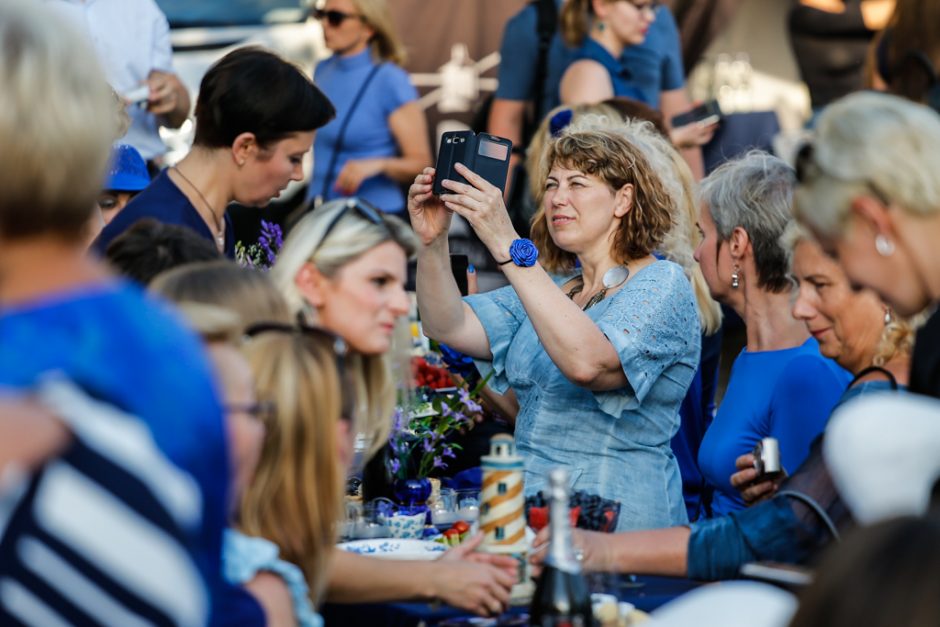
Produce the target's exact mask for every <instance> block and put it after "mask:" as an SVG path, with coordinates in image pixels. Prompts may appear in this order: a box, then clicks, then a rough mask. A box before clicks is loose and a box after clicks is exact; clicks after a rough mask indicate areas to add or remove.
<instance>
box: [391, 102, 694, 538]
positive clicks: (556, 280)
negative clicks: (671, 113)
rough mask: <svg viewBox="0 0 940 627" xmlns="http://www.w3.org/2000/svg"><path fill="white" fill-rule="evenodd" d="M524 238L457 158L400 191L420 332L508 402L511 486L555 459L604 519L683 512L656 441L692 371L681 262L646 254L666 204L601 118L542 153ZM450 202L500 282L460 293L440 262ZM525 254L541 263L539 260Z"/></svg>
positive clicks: (633, 152)
mask: <svg viewBox="0 0 940 627" xmlns="http://www.w3.org/2000/svg"><path fill="white" fill-rule="evenodd" d="M542 168H543V169H544V173H543V174H544V175H543V176H542V177H541V178H542V179H543V180H545V181H546V183H545V186H544V191H543V192H542V194H541V196H542V198H541V208H540V209H539V211H538V213H537V214H536V215H535V217H534V219H533V224H532V237H533V239H534V240H535V243H534V244H533V242H530V241H529V240H521V239H519V236H518V235H517V234H516V233H515V231H514V229H513V227H512V223H511V222H510V220H509V216H508V215H507V213H506V208H505V205H504V204H503V197H502V194H501V193H500V191H499V189H497V188H496V187H494V186H492V185H490V184H488V183H487V182H486V181H484V180H483V179H482V178H480V177H479V176H477V175H476V174H474V173H473V172H471V171H470V170H468V169H467V168H464V167H463V166H458V171H459V172H460V174H461V175H462V176H464V177H466V179H467V181H468V182H469V184H463V183H458V182H455V181H450V180H445V181H443V186H444V188H445V189H446V190H447V193H445V194H442V195H441V196H440V197H439V198H438V197H436V196H434V195H432V193H431V186H432V183H433V180H434V176H435V172H434V170H433V169H427V170H425V171H424V173H423V174H421V175H420V176H418V178H417V179H416V180H415V183H414V185H412V186H411V190H410V193H409V212H410V214H411V221H412V225H413V226H414V229H415V232H416V233H417V234H418V236H419V237H420V238H421V239H422V241H423V242H424V244H425V247H424V249H423V250H422V251H421V252H420V253H419V254H418V273H417V287H418V307H419V309H420V311H421V319H422V321H423V323H424V329H425V332H426V333H427V334H428V335H429V336H430V337H433V338H434V339H436V340H439V341H441V342H445V343H447V344H448V345H450V346H453V347H455V348H457V349H458V350H461V351H463V352H465V353H467V354H468V355H471V356H473V357H474V358H476V359H479V360H482V361H483V362H485V363H481V364H480V367H481V368H482V369H483V372H484V374H485V373H487V372H489V371H492V372H493V378H492V385H493V387H494V388H496V389H497V391H499V392H505V391H506V390H507V389H509V388H510V387H511V388H512V389H513V390H514V391H515V393H516V395H517V397H518V399H519V405H520V409H519V413H518V416H517V418H516V431H515V437H516V443H517V446H518V448H519V450H520V452H521V453H522V455H523V456H524V458H525V491H526V494H527V495H534V494H538V493H539V491H540V490H541V489H542V487H543V486H544V485H545V476H546V475H547V474H548V471H549V469H551V468H554V467H557V466H565V467H567V468H568V470H569V472H570V475H571V480H572V483H573V486H574V489H575V490H583V491H587V492H589V493H592V494H599V496H601V497H603V498H605V499H611V500H614V501H618V502H619V503H620V506H621V509H620V516H619V519H618V522H617V529H620V530H626V529H648V528H650V527H655V526H658V525H663V524H666V525H671V524H683V523H685V522H686V521H687V515H686V510H685V505H684V502H683V499H682V482H681V480H680V477H679V467H678V465H677V463H676V459H675V457H674V456H673V454H672V451H671V449H670V445H669V442H670V439H671V438H672V436H673V435H675V433H676V430H677V429H678V427H679V405H680V404H681V402H682V399H683V397H684V396H685V394H686V391H687V390H688V388H689V385H690V383H691V381H692V377H693V376H694V374H695V370H696V368H697V367H698V358H699V344H700V339H699V336H700V331H701V327H700V326H699V322H698V311H697V309H696V305H695V298H694V296H693V293H692V287H691V285H690V283H689V281H688V279H686V277H685V274H684V272H683V270H682V268H681V267H679V266H678V265H676V264H674V263H672V262H670V261H659V260H657V259H656V258H655V257H654V256H653V254H652V253H653V250H655V249H656V248H657V247H658V246H659V245H660V244H661V243H662V241H663V237H664V236H665V235H666V233H667V232H668V230H669V229H670V227H671V225H672V213H673V212H674V211H675V210H676V207H675V201H674V200H673V199H672V198H671V197H670V195H669V194H668V193H667V192H666V189H665V187H664V185H663V182H662V181H661V180H660V177H659V175H658V174H657V173H656V171H655V170H654V169H653V168H652V167H651V166H650V163H649V161H648V160H647V159H646V157H645V156H644V154H643V152H642V151H641V150H640V149H639V148H637V147H636V146H634V145H633V144H631V143H630V142H629V141H628V140H627V139H626V138H625V137H624V135H623V134H622V133H621V132H620V131H619V130H618V128H617V127H616V126H615V123H613V122H611V121H608V119H607V118H605V117H601V116H586V117H585V118H584V119H583V120H580V121H578V122H577V123H575V124H572V125H571V126H569V127H568V128H567V129H565V131H564V132H563V133H562V134H561V135H560V136H559V137H558V138H556V139H553V140H552V142H551V143H550V144H549V146H548V148H547V150H546V156H545V159H544V160H543V162H542ZM452 212H456V213H458V214H460V215H461V216H463V217H464V218H466V219H467V220H468V221H469V223H470V224H471V226H472V227H473V229H474V230H475V231H476V233H477V235H479V237H480V239H481V240H482V241H483V243H484V244H486V246H487V248H489V251H490V253H491V254H492V255H493V257H494V258H495V259H496V261H497V262H498V263H499V264H500V267H501V268H502V269H503V272H504V273H505V275H506V278H507V279H508V280H509V282H510V285H509V286H507V287H505V288H502V289H499V290H496V291H493V292H489V293H486V294H479V295H475V296H470V297H468V298H466V299H465V300H461V298H460V295H459V293H458V290H457V285H456V283H455V281H454V279H453V277H452V275H451V272H450V270H449V269H448V268H449V265H448V263H447V255H448V247H447V229H448V226H449V223H450V216H451V213H452ZM536 258H540V259H541V263H540V262H539V261H537V259H536Z"/></svg>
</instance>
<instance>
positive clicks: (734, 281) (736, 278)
mask: <svg viewBox="0 0 940 627" xmlns="http://www.w3.org/2000/svg"><path fill="white" fill-rule="evenodd" d="M740 270H741V268H739V267H738V264H734V270H732V272H731V287H732V288H733V289H738V288H739V287H741V274H740Z"/></svg>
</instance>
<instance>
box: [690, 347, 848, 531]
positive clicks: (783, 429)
mask: <svg viewBox="0 0 940 627" xmlns="http://www.w3.org/2000/svg"><path fill="white" fill-rule="evenodd" d="M851 380H852V376H851V374H850V373H848V372H847V371H846V370H843V369H842V368H841V367H840V366H839V365H838V364H836V363H835V362H834V361H832V360H831V359H826V358H825V357H822V356H821V355H820V354H819V344H817V342H816V340H814V339H813V338H809V339H808V340H806V342H804V343H803V344H802V345H801V346H797V347H795V348H788V349H784V350H776V351H759V352H753V353H752V352H748V351H747V349H745V350H743V351H741V354H740V355H738V358H737V359H735V361H734V365H733V366H732V367H731V378H730V380H729V381H728V388H727V390H726V391H725V396H724V399H723V401H722V403H721V405H720V406H719V407H718V413H717V415H716V416H715V419H714V421H712V424H711V426H710V427H709V428H708V431H707V432H706V433H705V437H704V439H703V440H702V445H701V448H699V454H698V460H699V467H700V468H701V470H702V474H703V475H704V476H705V479H706V480H707V481H708V482H709V483H710V484H711V485H712V486H714V488H715V495H714V497H715V498H714V501H713V503H712V511H713V513H714V515H715V516H720V515H723V514H727V513H729V512H732V511H735V510H738V509H741V508H743V507H744V506H745V504H744V500H743V499H742V498H741V496H740V494H739V493H738V491H737V490H736V489H735V488H734V487H732V485H731V481H730V478H731V475H732V474H734V473H735V472H737V469H736V468H735V465H734V461H735V460H736V459H737V458H738V457H739V456H741V455H744V454H745V453H750V452H751V450H753V448H754V445H755V444H757V442H758V441H759V440H760V439H761V438H765V437H774V438H777V440H778V441H779V442H780V461H781V463H782V464H783V467H784V468H785V469H787V470H789V471H790V472H793V471H795V470H796V469H797V468H798V467H799V466H800V464H802V463H803V460H804V459H806V455H807V454H808V453H809V446H810V444H811V443H812V442H813V440H815V439H816V436H818V435H819V434H820V433H822V431H823V429H824V428H825V426H826V422H827V421H828V420H829V414H830V413H831V412H832V408H833V407H835V405H836V403H838V402H839V398H840V397H841V396H842V392H843V391H844V390H845V387H846V386H847V385H848V384H849V382H850V381H851Z"/></svg>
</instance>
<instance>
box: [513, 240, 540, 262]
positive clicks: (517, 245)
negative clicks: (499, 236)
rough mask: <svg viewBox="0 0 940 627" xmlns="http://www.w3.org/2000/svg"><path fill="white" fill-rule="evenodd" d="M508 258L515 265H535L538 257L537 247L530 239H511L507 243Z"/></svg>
mask: <svg viewBox="0 0 940 627" xmlns="http://www.w3.org/2000/svg"><path fill="white" fill-rule="evenodd" d="M509 258H510V259H512V262H513V263H514V264H516V265H517V266H521V267H523V268H528V267H531V266H534V265H535V262H536V260H537V259H538V258H539V249H538V248H536V247H535V244H533V243H532V240H530V239H517V240H513V242H512V244H510V245H509Z"/></svg>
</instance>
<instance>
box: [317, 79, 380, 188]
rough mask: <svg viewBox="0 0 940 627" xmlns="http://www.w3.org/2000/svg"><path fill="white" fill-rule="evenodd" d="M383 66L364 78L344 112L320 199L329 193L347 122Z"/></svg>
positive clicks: (347, 125) (344, 137)
mask: <svg viewBox="0 0 940 627" xmlns="http://www.w3.org/2000/svg"><path fill="white" fill-rule="evenodd" d="M383 65H385V64H384V63H380V64H378V65H376V66H374V67H373V68H372V70H370V71H369V75H368V76H367V77H366V80H365V82H364V83H362V87H360V88H359V91H358V92H356V97H355V98H353V101H352V105H350V107H349V110H348V111H347V112H346V117H344V118H343V124H342V125H341V126H340V127H339V133H338V134H337V136H336V145H335V146H334V147H333V155H332V156H331V157H330V166H329V167H328V168H327V169H326V176H325V177H324V178H323V189H322V190H321V191H320V198H321V199H326V194H327V192H329V191H330V185H331V184H332V183H333V178H334V174H333V171H334V170H335V169H336V162H337V160H338V159H339V153H340V152H342V150H343V142H344V140H345V139H346V129H347V128H348V127H349V121H350V120H351V119H352V116H353V114H354V113H355V112H356V109H357V108H358V107H359V103H360V102H361V101H362V96H363V95H365V93H366V89H368V87H369V83H371V82H372V79H373V78H375V75H376V74H378V73H379V70H380V69H382V66H383Z"/></svg>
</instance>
